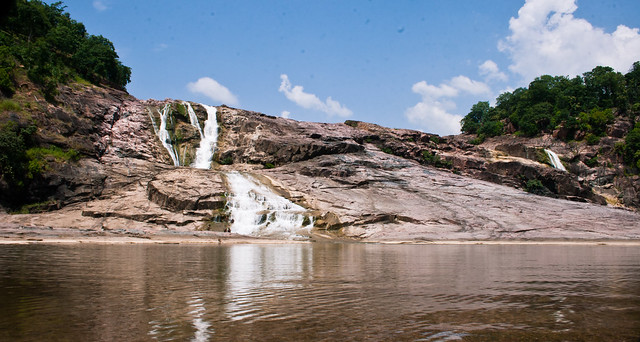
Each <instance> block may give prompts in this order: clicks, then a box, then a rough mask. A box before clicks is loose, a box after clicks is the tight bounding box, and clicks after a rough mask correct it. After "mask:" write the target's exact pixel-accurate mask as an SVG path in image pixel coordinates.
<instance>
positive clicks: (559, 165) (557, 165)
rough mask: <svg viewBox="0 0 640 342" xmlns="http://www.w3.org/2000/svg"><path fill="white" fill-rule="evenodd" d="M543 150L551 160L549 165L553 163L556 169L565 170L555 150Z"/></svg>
mask: <svg viewBox="0 0 640 342" xmlns="http://www.w3.org/2000/svg"><path fill="white" fill-rule="evenodd" d="M544 151H545V152H546V153H547V156H549V160H551V165H553V167H555V168H556V169H558V170H562V171H567V169H565V168H564V165H562V162H561V161H560V158H558V155H557V154H556V153H555V152H553V151H551V150H547V149H545V150H544Z"/></svg>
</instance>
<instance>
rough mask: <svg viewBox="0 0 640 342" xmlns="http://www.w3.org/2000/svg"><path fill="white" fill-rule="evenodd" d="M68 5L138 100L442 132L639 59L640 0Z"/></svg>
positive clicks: (110, 1)
mask: <svg viewBox="0 0 640 342" xmlns="http://www.w3.org/2000/svg"><path fill="white" fill-rule="evenodd" d="M48 2H49V3H50V2H52V1H48ZM64 5H66V6H67V8H66V10H67V11H68V12H69V13H70V14H71V17H72V18H74V19H76V20H78V21H81V22H83V23H84V24H85V26H86V27H87V30H88V31H89V33H91V34H101V35H103V36H105V37H107V38H108V39H110V40H111V41H112V42H113V43H114V45H115V47H116V50H117V52H118V54H119V56H120V59H121V60H122V62H123V63H124V64H125V65H128V66H130V67H131V68H132V69H133V74H132V78H131V83H130V84H129V85H128V86H127V89H128V91H129V92H130V93H131V94H132V95H134V96H136V97H138V98H141V99H147V98H154V99H165V98H173V99H182V100H190V101H195V102H200V103H204V104H209V105H219V104H222V103H225V104H227V105H230V106H234V107H238V108H242V109H247V110H254V111H258V112H262V113H266V114H269V115H276V116H285V117H290V118H292V119H296V120H303V121H320V122H342V121H344V120H346V119H351V120H361V121H367V122H373V123H377V124H380V125H383V126H388V127H395V128H410V129H417V130H422V131H425V132H431V133H438V134H442V135H444V134H452V133H457V132H458V131H459V120H460V118H461V117H462V116H464V115H465V114H466V113H468V111H469V108H470V107H471V106H472V105H473V104H474V103H476V102H478V101H493V100H494V99H495V97H496V96H497V95H499V94H500V93H502V92H504V91H505V90H512V89H515V88H516V87H519V86H526V85H527V84H528V83H529V82H530V81H532V80H533V78H534V77H536V76H539V75H542V74H551V75H569V76H572V75H576V74H581V73H583V72H585V71H589V70H591V69H592V68H593V67H594V66H596V65H610V66H612V67H614V68H615V69H616V70H618V71H621V72H623V73H625V72H627V71H628V69H629V67H630V66H631V64H632V63H633V62H634V61H637V60H640V33H639V32H638V27H640V1H638V0H621V1H601V0H529V1H526V2H525V1H524V0H523V1H516V0H504V1H496V0H485V1H470V0H457V1H431V0H423V1H376V0H368V1H367V0H365V1H355V0H354V1H297V0H296V1H294V0H290V1H242V0H238V1H206V0H192V1H165V0H153V1H150V0H149V1H146V0H135V1H132V0H128V1H125V0H67V1H64Z"/></svg>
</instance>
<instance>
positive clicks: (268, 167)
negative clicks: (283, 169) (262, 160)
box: [264, 163, 276, 169]
mask: <svg viewBox="0 0 640 342" xmlns="http://www.w3.org/2000/svg"><path fill="white" fill-rule="evenodd" d="M274 167H276V166H275V165H273V164H272V163H266V164H264V168H265V169H273V168H274Z"/></svg>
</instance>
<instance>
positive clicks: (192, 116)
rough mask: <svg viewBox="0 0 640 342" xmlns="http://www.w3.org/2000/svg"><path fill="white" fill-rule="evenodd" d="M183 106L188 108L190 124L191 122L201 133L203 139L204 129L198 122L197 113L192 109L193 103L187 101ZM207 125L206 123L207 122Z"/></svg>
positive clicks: (183, 102)
mask: <svg viewBox="0 0 640 342" xmlns="http://www.w3.org/2000/svg"><path fill="white" fill-rule="evenodd" d="M182 105H184V106H185V107H186V108H187V113H188V114H189V122H191V126H193V127H195V128H196V129H197V130H198V133H200V139H202V136H203V134H202V128H201V127H200V122H199V121H198V117H197V116H196V112H195V111H194V110H193V107H191V103H189V102H187V101H182ZM205 123H206V122H205Z"/></svg>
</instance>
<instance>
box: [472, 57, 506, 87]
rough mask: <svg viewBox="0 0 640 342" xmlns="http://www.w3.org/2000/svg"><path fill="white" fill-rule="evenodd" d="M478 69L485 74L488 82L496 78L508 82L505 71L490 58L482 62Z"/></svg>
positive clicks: (481, 73)
mask: <svg viewBox="0 0 640 342" xmlns="http://www.w3.org/2000/svg"><path fill="white" fill-rule="evenodd" d="M478 71H479V72H480V75H482V76H484V78H485V80H486V81H487V82H490V81H494V80H495V81H502V82H506V81H507V80H508V79H509V78H508V77H507V75H506V74H505V73H504V72H502V71H500V69H499V68H498V64H496V62H494V61H492V60H490V59H489V60H486V61H485V62H484V63H482V64H480V66H479V67H478Z"/></svg>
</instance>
